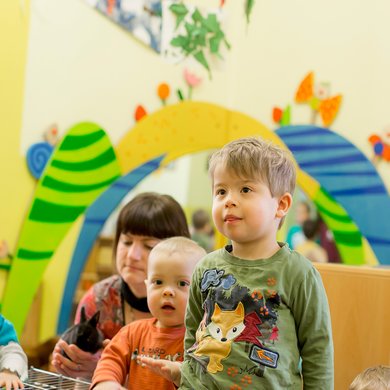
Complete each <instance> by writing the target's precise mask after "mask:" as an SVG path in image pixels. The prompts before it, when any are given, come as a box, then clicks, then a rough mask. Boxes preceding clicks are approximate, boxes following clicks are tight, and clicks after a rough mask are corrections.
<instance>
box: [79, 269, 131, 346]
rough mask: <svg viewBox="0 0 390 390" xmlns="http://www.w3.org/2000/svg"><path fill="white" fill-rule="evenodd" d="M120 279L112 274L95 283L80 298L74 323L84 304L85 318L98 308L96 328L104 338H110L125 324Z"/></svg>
mask: <svg viewBox="0 0 390 390" xmlns="http://www.w3.org/2000/svg"><path fill="white" fill-rule="evenodd" d="M120 291H121V279H120V277H119V275H113V276H111V277H109V278H107V279H104V280H102V281H100V282H98V283H95V284H94V285H93V286H92V287H91V288H90V289H89V290H88V291H87V292H86V294H85V295H84V297H83V298H82V299H81V301H80V303H79V305H78V307H77V312H76V318H75V324H78V323H79V322H80V313H81V308H82V307H83V306H84V308H85V314H86V316H87V318H90V317H92V316H93V315H94V314H95V313H96V311H98V310H100V316H99V323H98V328H99V329H100V330H101V331H102V332H103V335H104V338H105V339H112V338H113V337H114V336H115V335H116V334H117V333H118V332H119V330H120V329H121V328H122V327H123V326H124V325H125V322H124V318H123V300H122V297H121V293H120Z"/></svg>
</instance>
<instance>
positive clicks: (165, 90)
mask: <svg viewBox="0 0 390 390" xmlns="http://www.w3.org/2000/svg"><path fill="white" fill-rule="evenodd" d="M170 93H171V89H170V88H169V85H168V84H167V83H161V84H159V86H158V87H157V95H158V97H159V98H160V100H161V102H162V104H163V106H165V105H166V104H167V99H168V97H169V95H170Z"/></svg>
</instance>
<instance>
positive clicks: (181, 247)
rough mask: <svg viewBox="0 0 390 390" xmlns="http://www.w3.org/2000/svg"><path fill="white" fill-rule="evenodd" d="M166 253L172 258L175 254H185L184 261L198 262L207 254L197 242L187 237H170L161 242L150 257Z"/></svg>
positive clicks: (151, 252)
mask: <svg viewBox="0 0 390 390" xmlns="http://www.w3.org/2000/svg"><path fill="white" fill-rule="evenodd" d="M159 253H164V254H165V255H167V256H171V255H172V254H174V253H180V254H183V261H192V262H194V263H196V262H198V261H199V260H200V259H201V258H202V257H204V256H206V254H207V252H206V251H205V250H204V249H203V248H202V247H201V246H199V245H198V244H197V243H196V242H195V241H193V240H191V239H189V238H187V237H170V238H166V239H165V240H162V241H160V242H159V243H158V244H157V245H156V246H155V247H154V248H153V249H152V250H151V251H150V254H149V257H151V256H152V257H153V256H156V255H158V254H159Z"/></svg>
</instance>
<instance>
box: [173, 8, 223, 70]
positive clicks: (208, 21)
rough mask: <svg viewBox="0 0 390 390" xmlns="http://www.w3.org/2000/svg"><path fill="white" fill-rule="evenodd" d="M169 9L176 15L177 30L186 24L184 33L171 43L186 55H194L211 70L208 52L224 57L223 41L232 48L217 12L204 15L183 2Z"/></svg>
mask: <svg viewBox="0 0 390 390" xmlns="http://www.w3.org/2000/svg"><path fill="white" fill-rule="evenodd" d="M169 9H170V10H171V11H172V13H173V14H174V15H175V17H176V28H175V29H176V30H177V29H178V28H179V27H181V26H184V33H182V34H180V33H179V34H178V35H176V36H174V37H173V38H172V40H171V42H170V43H171V45H172V46H174V47H178V48H180V49H181V51H182V52H183V54H184V56H185V57H188V56H192V57H193V58H195V60H196V61H198V62H199V63H200V64H201V65H202V66H203V67H204V68H206V69H207V71H208V72H209V77H210V78H211V69H210V65H209V62H208V60H207V55H206V53H210V54H212V55H216V56H217V57H219V58H222V56H221V54H220V48H221V43H223V44H224V45H225V46H226V48H228V49H230V44H229V42H228V41H227V39H226V37H225V33H224V32H223V31H222V29H221V25H220V23H219V21H218V18H217V15H216V14H215V13H209V14H207V16H203V15H202V14H201V12H200V11H199V9H198V8H195V10H194V11H193V12H192V14H191V16H190V17H188V16H189V15H190V13H191V11H190V10H189V9H188V8H187V7H186V5H185V4H183V3H175V4H172V5H171V6H170V7H169Z"/></svg>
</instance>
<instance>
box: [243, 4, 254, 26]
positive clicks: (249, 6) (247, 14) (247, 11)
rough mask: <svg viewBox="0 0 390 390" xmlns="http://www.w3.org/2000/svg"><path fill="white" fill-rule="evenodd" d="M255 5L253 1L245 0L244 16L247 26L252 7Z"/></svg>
mask: <svg viewBox="0 0 390 390" xmlns="http://www.w3.org/2000/svg"><path fill="white" fill-rule="evenodd" d="M254 5H255V0H245V16H246V22H247V23H248V24H249V21H250V16H251V14H252V9H253V6H254Z"/></svg>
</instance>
